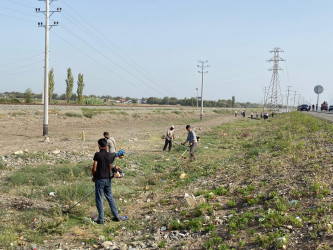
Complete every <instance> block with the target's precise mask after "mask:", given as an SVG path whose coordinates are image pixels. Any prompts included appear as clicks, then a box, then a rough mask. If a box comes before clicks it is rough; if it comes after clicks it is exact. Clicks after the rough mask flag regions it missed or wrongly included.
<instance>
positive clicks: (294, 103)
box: [294, 90, 297, 107]
mask: <svg viewBox="0 0 333 250" xmlns="http://www.w3.org/2000/svg"><path fill="white" fill-rule="evenodd" d="M296 93H297V91H296V90H295V91H294V107H296V102H295V100H296Z"/></svg>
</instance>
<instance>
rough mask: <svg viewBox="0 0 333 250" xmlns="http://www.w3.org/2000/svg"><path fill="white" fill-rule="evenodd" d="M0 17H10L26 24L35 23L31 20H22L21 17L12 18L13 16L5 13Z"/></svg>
mask: <svg viewBox="0 0 333 250" xmlns="http://www.w3.org/2000/svg"><path fill="white" fill-rule="evenodd" d="M0 15H2V16H6V17H10V18H13V19H16V20H20V21H24V22H30V23H34V22H35V21H33V20H29V19H25V18H21V17H15V16H11V15H8V14H4V13H0Z"/></svg>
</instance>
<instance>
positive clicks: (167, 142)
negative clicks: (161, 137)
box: [163, 125, 175, 151]
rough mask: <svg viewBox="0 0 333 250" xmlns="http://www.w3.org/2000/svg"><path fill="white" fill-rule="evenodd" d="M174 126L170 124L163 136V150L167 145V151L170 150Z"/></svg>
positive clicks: (173, 136) (173, 137)
mask: <svg viewBox="0 0 333 250" xmlns="http://www.w3.org/2000/svg"><path fill="white" fill-rule="evenodd" d="M174 129H175V126H173V125H172V126H171V127H170V128H169V129H168V131H167V133H166V136H165V144H164V147H163V151H165V150H166V148H167V147H168V145H169V151H170V150H171V147H172V141H173V140H174V139H175V131H174Z"/></svg>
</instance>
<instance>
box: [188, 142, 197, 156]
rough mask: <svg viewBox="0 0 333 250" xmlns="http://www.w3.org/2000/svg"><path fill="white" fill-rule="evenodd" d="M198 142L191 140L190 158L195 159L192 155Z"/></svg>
mask: <svg viewBox="0 0 333 250" xmlns="http://www.w3.org/2000/svg"><path fill="white" fill-rule="evenodd" d="M197 145H198V143H197V142H193V144H192V146H190V160H191V161H192V160H195V155H194V151H195V149H196V147H197Z"/></svg>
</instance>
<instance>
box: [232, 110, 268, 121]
mask: <svg viewBox="0 0 333 250" xmlns="http://www.w3.org/2000/svg"><path fill="white" fill-rule="evenodd" d="M237 114H238V111H237V110H235V117H237ZM245 114H246V113H245V110H242V112H241V115H242V117H243V118H245ZM255 115H256V117H255V118H254V114H253V112H252V111H251V115H250V118H251V119H258V117H259V113H258V111H257V112H256V114H255ZM271 115H272V117H274V112H272V113H271ZM268 117H269V113H268V112H260V118H264V120H266V119H267V118H268Z"/></svg>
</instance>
